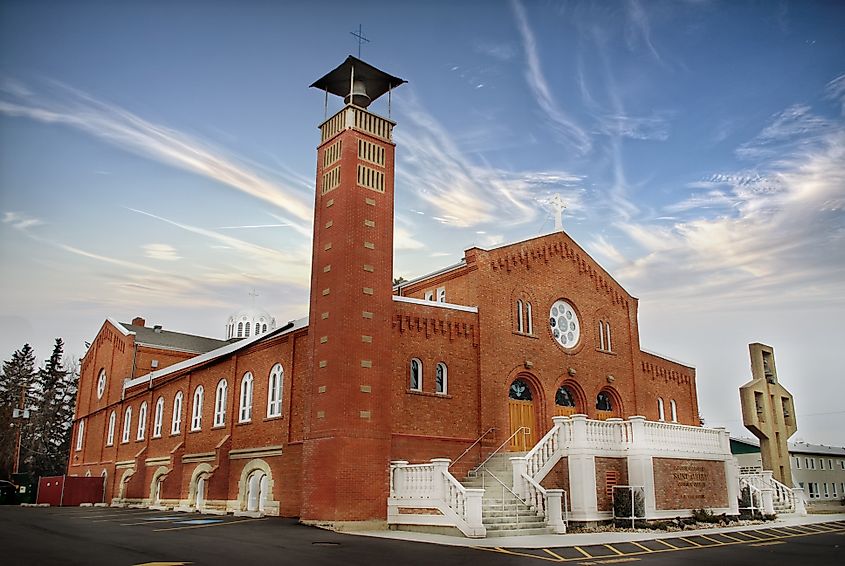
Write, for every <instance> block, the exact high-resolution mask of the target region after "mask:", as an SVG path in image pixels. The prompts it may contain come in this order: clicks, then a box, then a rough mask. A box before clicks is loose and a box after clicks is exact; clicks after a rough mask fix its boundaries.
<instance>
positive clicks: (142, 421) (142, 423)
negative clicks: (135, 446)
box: [135, 401, 147, 440]
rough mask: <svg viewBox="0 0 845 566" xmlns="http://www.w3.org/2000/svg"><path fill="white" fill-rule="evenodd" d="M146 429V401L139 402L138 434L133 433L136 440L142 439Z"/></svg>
mask: <svg viewBox="0 0 845 566" xmlns="http://www.w3.org/2000/svg"><path fill="white" fill-rule="evenodd" d="M146 430H147V402H146V401H144V402H143V403H141V408H140V409H138V434H137V435H135V439H136V440H144V432H145V431H146Z"/></svg>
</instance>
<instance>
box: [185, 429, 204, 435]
mask: <svg viewBox="0 0 845 566" xmlns="http://www.w3.org/2000/svg"><path fill="white" fill-rule="evenodd" d="M195 432H202V428H192V429H191V430H189V431H188V434H193V433H195Z"/></svg>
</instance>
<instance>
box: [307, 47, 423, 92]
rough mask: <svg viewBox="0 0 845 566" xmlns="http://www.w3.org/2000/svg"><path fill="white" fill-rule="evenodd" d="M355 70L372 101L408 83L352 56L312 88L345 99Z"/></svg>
mask: <svg viewBox="0 0 845 566" xmlns="http://www.w3.org/2000/svg"><path fill="white" fill-rule="evenodd" d="M353 69H354V71H355V79H357V80H362V81H365V82H366V84H367V95H368V96H369V97H370V100H375V99H376V98H378V97H379V96H381V95H382V94H384V93H385V92H387V91H388V90H391V89H394V88H396V87H397V86H399V85H401V84H404V83H406V82H407V81H405V80H404V79H400V78H399V77H394V76H393V75H389V74H387V73H385V72H384V71H382V70H381V69H377V68H375V67H373V66H372V65H370V64H369V63H367V62H365V61H361V60H360V59H358V58H357V57H353V56H352V55H350V56H349V57H347V58H346V61H344V62H343V63H341V64H340V65H338V66H337V67H335V68H334V69H332V70H331V71H329V72H328V73H327V74H326V75H324V76H323V77H321V78H319V79H317V80H316V81H314V83H313V84H312V85H311V86H312V87H315V88H319V89H320V90H325V91H328V92H330V93H332V94H336V95H337V96H340V97H341V98H343V97H345V96H346V95H347V94H349V86H350V85H349V79H350V75H351V73H352V70H353Z"/></svg>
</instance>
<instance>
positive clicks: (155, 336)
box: [120, 322, 227, 354]
mask: <svg viewBox="0 0 845 566" xmlns="http://www.w3.org/2000/svg"><path fill="white" fill-rule="evenodd" d="M120 325H121V326H122V327H124V328H125V329H126V330H128V331H129V332H134V333H135V343H136V344H145V345H147V346H155V347H157V348H166V349H168V350H179V351H181V352H192V353H194V354H204V353H205V352H209V351H211V350H214V349H216V348H219V347H221V346H225V345H226V344H227V342H226V341H225V340H218V339H216V338H206V337H205V336H196V335H194V334H185V333H183V332H173V331H171V330H164V329H160V330H158V331H156V329H155V328H148V327H146V326H137V325H135V324H129V323H128V322H121V323H120Z"/></svg>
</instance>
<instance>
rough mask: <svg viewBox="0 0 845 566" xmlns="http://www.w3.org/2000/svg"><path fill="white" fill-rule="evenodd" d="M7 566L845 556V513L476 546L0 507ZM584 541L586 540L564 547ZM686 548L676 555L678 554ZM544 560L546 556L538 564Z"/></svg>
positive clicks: (732, 560) (172, 517)
mask: <svg viewBox="0 0 845 566" xmlns="http://www.w3.org/2000/svg"><path fill="white" fill-rule="evenodd" d="M0 534H2V538H1V539H0V544H2V549H3V551H2V554H1V555H0V556H2V560H3V564H4V565H6V564H8V565H17V564H21V565H42V564H43V565H49V566H52V565H57V564H62V565H65V564H85V565H93V566H96V565H99V564H108V565H110V566H111V565H128V566H134V565H151V564H162V563H169V564H174V565H175V564H183V563H190V564H195V565H200V564H209V565H216V564H232V563H236V564H237V565H238V566H245V565H249V564H269V563H272V564H309V565H310V564H316V565H321V564H325V565H329V564H332V565H334V564H343V565H345V566H348V565H356V564H368V565H369V564H373V565H378V564H401V565H403V566H405V565H408V566H413V565H416V564H437V565H438V566H453V565H455V566H457V565H460V564H484V565H485V566H487V565H488V564H489V565H491V566H498V565H514V564H539V563H540V562H573V563H576V564H579V566H580V565H594V564H595V565H597V564H616V563H621V562H649V563H655V564H661V563H662V564H670V563H677V562H678V561H680V560H683V561H684V562H690V563H700V564H719V565H720V566H728V565H731V564H736V565H739V564H743V565H745V564H760V565H761V566H762V565H763V564H766V565H769V564H771V563H772V561H773V560H774V561H776V562H778V563H779V564H803V563H807V562H811V563H813V564H814V565H816V564H842V563H845V551H843V549H845V521H843V520H839V521H830V522H827V523H815V524H802V525H777V526H765V527H762V526H761V527H759V528H752V529H746V530H734V531H730V532H728V531H723V532H719V533H712V532H711V533H706V534H702V533H700V532H699V533H696V532H691V533H689V534H687V533H675V534H674V536H671V535H668V534H667V535H663V536H659V535H653V536H656V537H657V538H653V539H650V540H645V539H638V540H627V541H614V542H607V541H600V540H597V539H595V538H594V539H591V540H587V539H577V538H569V537H570V536H572V537H577V536H580V535H567V536H562V537H557V538H556V539H554V540H556V541H558V544H557V545H553V546H551V545H550V546H548V547H543V548H517V547H513V546H499V547H470V546H449V545H443V544H430V543H429V544H425V543H419V542H412V541H408V540H398V539H387V538H378V537H372V536H369V537H364V536H356V535H350V534H342V533H335V532H331V531H325V530H321V529H317V528H313V527H306V526H303V525H300V524H298V523H297V522H296V520H295V519H280V518H276V517H265V518H247V517H233V516H228V515H227V516H212V515H199V514H195V513H174V512H167V511H156V510H150V509H113V508H21V507H8V506H7V507H0ZM579 540H585V541H587V543H586V544H570V545H568V546H564V545H561V543H565V541H579ZM679 553H680V554H679ZM538 561H540V562H538Z"/></svg>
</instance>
